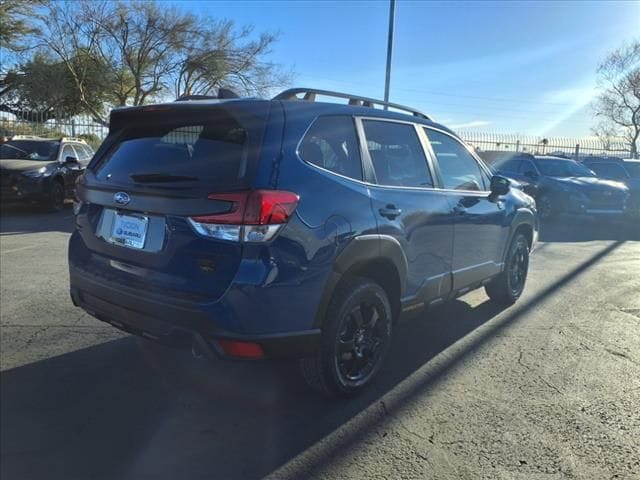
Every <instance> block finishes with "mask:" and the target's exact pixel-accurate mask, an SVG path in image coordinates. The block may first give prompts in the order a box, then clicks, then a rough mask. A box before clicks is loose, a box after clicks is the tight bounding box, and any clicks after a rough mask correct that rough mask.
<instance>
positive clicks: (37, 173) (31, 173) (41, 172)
mask: <svg viewBox="0 0 640 480" xmlns="http://www.w3.org/2000/svg"><path fill="white" fill-rule="evenodd" d="M22 175H24V176H25V177H30V178H38V177H46V176H47V167H41V168H38V169H37V170H27V171H26V172H22Z"/></svg>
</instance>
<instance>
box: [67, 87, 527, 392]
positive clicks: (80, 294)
mask: <svg viewBox="0 0 640 480" xmlns="http://www.w3.org/2000/svg"><path fill="white" fill-rule="evenodd" d="M302 94H305V95H304V98H303V99H299V98H298V96H299V95H302ZM316 95H326V96H334V97H337V98H346V99H349V105H346V104H345V105H342V104H336V103H321V102H316V101H315V96H316ZM345 103H346V102H345ZM382 103H383V102H379V101H376V100H372V99H367V98H361V97H355V96H349V95H345V94H339V93H334V92H324V91H309V90H301V89H296V90H289V91H286V92H284V93H282V94H280V95H278V96H277V97H275V98H274V99H273V100H257V99H226V100H216V99H213V100H185V101H177V102H174V103H170V104H161V105H151V106H144V107H135V108H122V109H117V110H114V111H113V112H112V113H111V119H110V132H109V136H108V137H107V139H106V140H105V142H104V143H103V144H102V146H101V147H100V149H99V150H98V152H97V153H96V156H95V158H94V159H93V160H92V162H91V164H90V165H89V167H88V168H87V170H86V173H85V174H84V175H83V177H82V178H81V180H80V181H79V183H78V195H79V198H80V200H81V202H82V204H81V205H80V207H79V213H78V215H77V217H76V225H77V228H76V230H75V232H74V233H73V235H72V236H71V239H70V243H69V267H70V274H71V297H72V299H73V302H74V304H75V305H78V306H80V307H82V308H83V309H85V310H86V311H87V312H89V313H90V314H92V315H94V316H95V317H97V318H98V319H100V320H103V321H106V322H109V323H111V324H112V325H114V326H115V327H118V328H120V329H123V330H126V331H128V332H131V333H134V334H138V335H143V336H145V337H147V338H150V339H154V340H158V341H162V342H166V343H170V344H175V345H185V346H193V345H195V347H194V348H196V349H197V350H199V351H201V352H208V353H215V354H217V355H219V356H223V357H239V358H251V359H257V358H268V357H291V358H298V359H301V361H300V364H301V369H302V372H303V374H304V376H305V378H306V379H307V381H308V382H309V384H310V385H311V386H313V387H314V388H316V389H318V390H320V391H322V392H325V393H328V394H332V395H338V396H340V395H342V396H344V395H349V394H352V393H355V392H357V391H358V390H359V389H361V388H362V387H364V386H365V385H367V384H368V383H369V382H370V380H371V379H372V377H374V375H375V374H376V372H377V371H378V370H379V368H380V365H381V362H382V360H383V358H384V356H385V353H386V351H387V349H388V346H389V343H390V339H391V334H392V331H393V325H394V322H395V321H396V320H397V319H398V317H399V316H400V314H401V313H402V312H406V311H409V310H416V309H420V308H423V307H425V306H428V305H434V304H437V303H439V302H442V301H445V300H448V299H451V298H454V297H457V296H459V295H462V294H464V293H466V292H468V291H470V290H472V289H474V288H478V287H481V286H484V287H485V288H486V291H487V293H488V295H489V296H490V297H491V298H492V299H494V300H496V301H498V302H503V303H506V304H510V303H512V302H514V301H515V300H516V299H517V298H518V297H519V296H520V294H521V293H522V291H523V288H524V285H525V279H526V275H527V269H528V257H529V251H530V249H531V247H532V245H533V243H534V242H535V240H536V237H537V227H536V213H535V203H534V202H533V200H532V199H531V198H530V197H529V196H527V195H526V194H524V193H522V192H520V191H517V190H510V189H509V183H508V180H506V179H504V178H502V177H493V178H491V176H490V174H489V172H488V169H487V168H486V166H485V165H484V164H483V163H482V161H481V160H479V159H478V158H477V157H476V156H475V154H474V153H473V152H472V151H471V150H470V149H469V148H467V146H466V145H465V144H464V143H462V142H461V141H460V140H459V139H458V137H457V136H456V135H455V134H454V133H453V132H451V131H450V130H448V129H447V128H445V127H443V126H441V125H437V124H435V123H433V122H432V121H430V120H429V119H428V117H427V116H425V115H423V114H420V113H419V112H416V111H413V110H410V109H407V108H405V107H400V106H398V105H393V104H387V106H391V107H393V108H396V109H401V110H404V111H408V112H409V114H406V113H398V112H391V111H385V110H382V109H379V108H373V107H374V105H380V104H382ZM453 320H455V319H453Z"/></svg>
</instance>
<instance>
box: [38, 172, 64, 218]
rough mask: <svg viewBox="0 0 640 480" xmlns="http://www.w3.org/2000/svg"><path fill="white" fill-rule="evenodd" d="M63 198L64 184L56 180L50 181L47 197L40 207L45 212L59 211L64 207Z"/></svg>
mask: <svg viewBox="0 0 640 480" xmlns="http://www.w3.org/2000/svg"><path fill="white" fill-rule="evenodd" d="M64 200H65V195H64V185H62V183H60V182H58V181H57V180H54V181H53V182H52V183H51V187H50V190H49V196H48V199H47V200H46V203H44V204H43V205H42V207H43V209H44V210H45V211H47V212H52V213H53V212H59V211H60V210H62V209H63V208H64Z"/></svg>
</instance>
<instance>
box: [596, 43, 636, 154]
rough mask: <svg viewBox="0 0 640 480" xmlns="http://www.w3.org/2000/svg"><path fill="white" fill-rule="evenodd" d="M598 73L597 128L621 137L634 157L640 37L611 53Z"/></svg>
mask: <svg viewBox="0 0 640 480" xmlns="http://www.w3.org/2000/svg"><path fill="white" fill-rule="evenodd" d="M597 72H598V84H599V86H600V88H601V90H602V91H601V93H600V95H599V96H598V97H597V99H596V100H595V103H594V110H595V112H596V115H597V116H598V117H599V120H600V122H599V124H598V127H596V128H600V131H603V130H602V129H603V128H606V129H607V131H608V132H609V133H611V132H615V133H616V134H618V135H621V136H623V137H624V138H625V140H626V141H627V142H628V143H629V147H630V150H631V156H632V157H634V158H635V157H637V155H638V139H639V138H640V40H635V41H633V42H631V43H629V44H627V45H624V46H622V47H620V48H619V49H617V50H615V51H613V52H611V53H610V54H609V55H608V56H607V58H606V59H605V60H604V61H603V62H602V64H601V65H600V66H599V67H598V71H597Z"/></svg>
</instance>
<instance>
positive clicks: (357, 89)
mask: <svg viewBox="0 0 640 480" xmlns="http://www.w3.org/2000/svg"><path fill="white" fill-rule="evenodd" d="M166 3H172V4H174V5H176V6H177V7H178V8H181V9H184V10H188V11H191V12H194V13H197V14H199V15H208V16H211V17H214V18H227V19H230V20H233V21H234V22H236V24H237V25H239V26H240V25H247V24H250V25H253V26H254V27H255V31H256V32H260V31H271V32H274V31H277V32H279V34H280V37H279V41H278V43H277V44H276V45H275V46H274V48H273V51H272V53H271V54H270V56H269V60H270V61H273V62H275V63H278V64H281V65H282V66H284V67H285V68H287V69H289V68H292V69H293V71H294V72H295V76H294V81H293V82H292V86H300V87H315V88H322V89H329V90H338V91H344V92H349V93H354V94H360V95H364V96H370V97H374V98H383V96H384V76H385V64H386V54H387V31H388V22H389V2H388V1H353V2H348V1H340V2H333V1H298V2H294V1H281V2H269V1H249V2H246V1H235V2H227V1H209V0H166ZM633 38H640V1H599V2H581V1H568V2H562V1H555V2H552V1H548V2H547V1H537V2H525V1H523V2H515V1H513V2H506V1H505V2H489V1H487V2H473V1H472V2H436V1H408V0H398V1H397V2H396V16H395V35H394V45H393V61H392V71H391V84H390V100H391V101H393V102H397V103H401V104H406V105H410V106H412V107H414V108H416V109H418V110H421V111H423V112H425V113H427V114H428V115H430V116H431V117H433V118H434V119H435V120H436V121H439V122H441V123H444V124H446V125H447V126H449V127H451V128H454V129H457V130H465V129H468V130H475V131H488V132H502V133H519V134H527V135H541V136H584V135H589V134H590V128H591V127H592V126H594V123H595V121H594V118H593V114H592V111H591V108H590V106H589V105H590V102H591V100H592V98H593V97H594V95H595V94H596V92H597V90H596V87H597V85H596V75H595V71H596V68H597V66H598V64H599V62H600V61H601V60H602V59H603V58H604V57H605V55H606V54H607V52H609V51H611V50H612V49H615V48H617V47H619V46H620V45H622V44H623V43H624V42H628V41H629V40H631V39H633Z"/></svg>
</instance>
